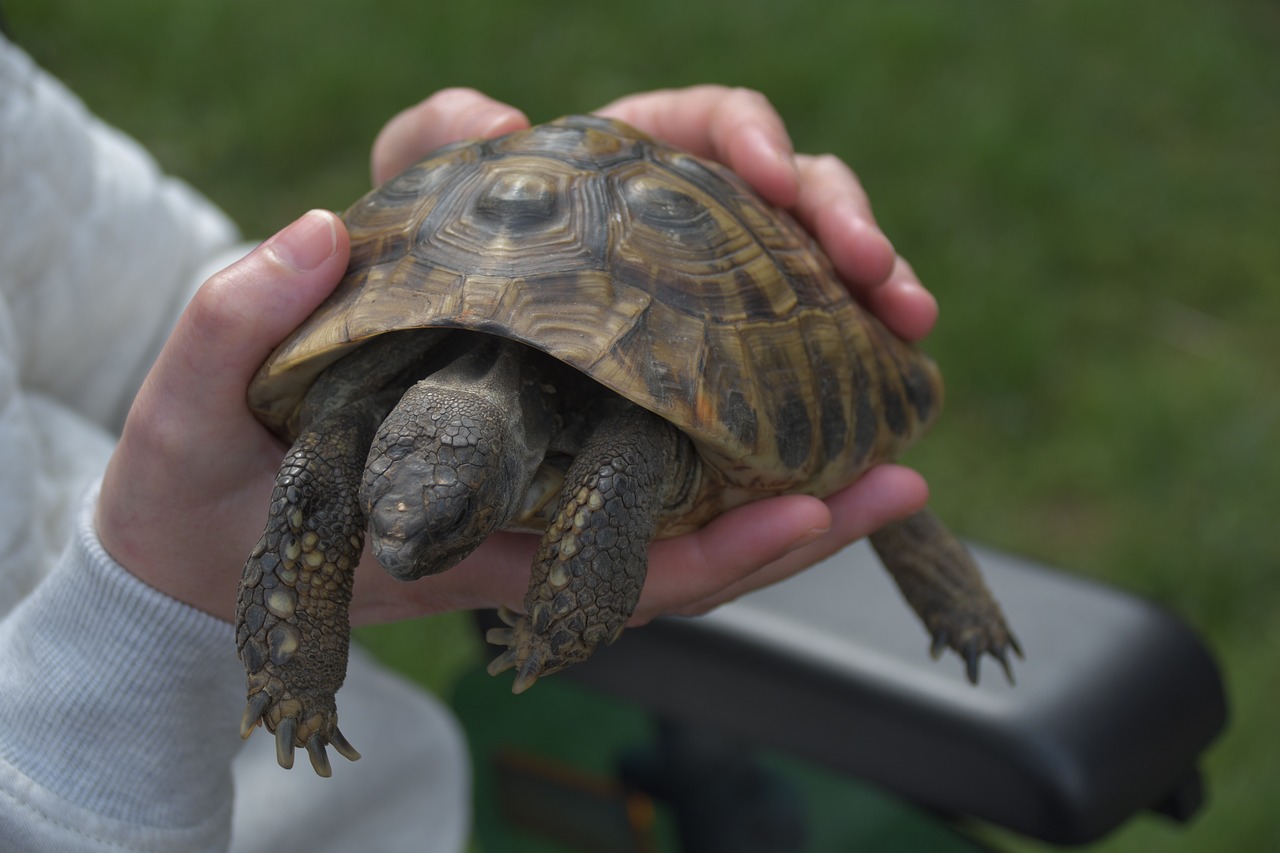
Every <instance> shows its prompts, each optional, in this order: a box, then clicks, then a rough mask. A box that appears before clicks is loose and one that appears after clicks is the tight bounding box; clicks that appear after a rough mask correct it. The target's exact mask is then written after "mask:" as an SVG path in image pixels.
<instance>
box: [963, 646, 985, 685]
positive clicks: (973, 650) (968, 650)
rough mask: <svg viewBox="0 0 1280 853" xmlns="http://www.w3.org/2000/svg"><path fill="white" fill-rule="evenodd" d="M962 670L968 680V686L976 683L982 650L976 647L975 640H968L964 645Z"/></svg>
mask: <svg viewBox="0 0 1280 853" xmlns="http://www.w3.org/2000/svg"><path fill="white" fill-rule="evenodd" d="M962 654H963V656H964V670H965V675H966V676H968V678H969V683H970V684H977V683H978V671H979V663H978V661H979V659H980V658H981V657H982V650H981V649H980V648H979V647H978V641H977V640H976V639H973V640H970V641H969V642H967V643H965V644H964V652H963V653H962Z"/></svg>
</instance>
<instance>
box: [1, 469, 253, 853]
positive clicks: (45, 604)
mask: <svg viewBox="0 0 1280 853" xmlns="http://www.w3.org/2000/svg"><path fill="white" fill-rule="evenodd" d="M95 499H96V495H91V496H90V498H89V500H88V501H87V502H86V504H85V508H84V509H83V510H82V512H81V517H80V521H79V526H78V529H77V533H76V537H75V540H74V541H73V543H72V545H71V546H70V547H69V548H68V550H67V552H66V555H65V556H64V558H63V560H62V562H61V563H60V564H59V565H58V566H57V568H56V569H55V570H54V572H53V574H52V575H50V576H49V578H47V580H46V581H45V582H44V583H43V584H41V585H40V587H39V588H38V589H37V590H36V591H35V592H34V593H33V594H32V595H31V596H30V597H28V598H27V599H26V600H24V601H23V602H22V604H21V605H19V607H18V608H17V609H16V610H15V611H14V612H13V613H12V614H10V616H9V618H8V619H6V620H5V621H4V623H3V624H2V625H0V647H3V648H7V649H8V650H9V654H8V655H6V656H5V658H4V666H3V668H0V797H12V798H14V799H16V800H21V801H25V803H26V806H25V808H26V810H27V811H28V812H29V814H30V817H31V820H32V821H44V822H46V824H45V826H44V827H42V828H41V830H40V833H41V834H40V835H39V837H40V838H41V839H43V842H42V843H44V844H47V843H49V841H50V838H49V825H48V824H49V823H52V824H54V825H57V824H65V825H66V827H67V828H68V830H69V831H71V832H72V833H73V835H72V836H71V837H72V838H77V839H78V843H76V844H74V845H73V846H60V847H57V848H48V847H38V848H37V847H24V846H22V841H21V839H22V838H23V837H24V836H23V828H22V827H21V826H8V825H0V849H4V850H24V849H32V850H35V849H58V850H79V849H85V850H98V849H102V850H113V849H145V850H150V849H155V850H164V851H178V850H202V849H221V848H223V847H224V846H225V845H226V843H227V838H226V832H227V829H228V824H229V814H230V808H231V801H232V797H231V795H232V789H231V778H230V772H229V770H228V766H229V763H230V761H231V758H232V756H233V755H234V753H235V752H236V751H237V749H238V748H239V744H240V740H239V738H238V737H237V736H236V732H235V724H236V721H237V719H238V717H239V712H240V709H241V707H242V705H243V703H244V684H243V682H244V672H243V669H242V668H241V666H240V663H239V662H238V661H237V660H236V657H235V644H234V640H233V637H232V628H231V626H230V624H228V623H226V622H223V621H221V620H218V619H215V618H213V617H211V616H208V615H206V614H204V613H201V612H199V611H197V610H195V609H193V608H190V607H188V606H186V605H184V604H182V603H180V602H178V601H175V600H174V599H171V598H169V597H168V596H165V595H163V594H161V593H159V592H157V591H156V590H154V589H152V588H151V587H149V586H147V585H146V584H144V583H142V582H141V581H139V580H137V579H136V578H134V577H133V576H132V575H130V574H128V573H127V572H125V571H124V570H123V569H122V568H120V566H119V565H117V564H116V563H115V562H114V561H113V560H112V559H111V558H110V557H109V556H108V555H107V554H106V553H105V552H104V551H103V550H102V548H101V546H100V545H99V544H98V541H97V537H96V535H95V534H94V531H93V525H92V513H91V507H92V506H93V505H94V502H95ZM110 660H116V661H119V660H127V661H130V662H131V663H130V665H129V666H128V667H123V668H122V667H119V666H106V665H104V662H106V661H110ZM193 766H194V767H205V768H217V769H218V771H217V772H216V773H213V774H211V775H195V776H193V775H192V774H191V773H190V768H191V767H193ZM71 827H76V829H74V830H71V829H70V828H71ZM86 828H87V829H86ZM140 828H145V831H143V832H141V833H140V831H139V830H140ZM117 838H120V839H123V838H128V839H130V844H131V846H129V847H127V848H121V847H119V846H117V844H118V842H117ZM146 839H150V842H148V843H147V846H143V847H138V846H136V845H137V843H138V842H139V840H146ZM64 843H70V841H69V840H68V841H66V842H64ZM152 843H154V846H151V844H152Z"/></svg>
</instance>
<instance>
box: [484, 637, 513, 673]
mask: <svg viewBox="0 0 1280 853" xmlns="http://www.w3.org/2000/svg"><path fill="white" fill-rule="evenodd" d="M495 630H497V629H495ZM518 662H519V660H518V658H517V656H516V650H515V648H514V647H512V648H509V649H507V650H506V651H505V652H503V653H502V654H500V655H498V656H497V657H496V658H494V659H493V660H492V661H490V662H489V666H488V667H487V671H488V673H489V674H490V675H499V674H501V673H504V672H506V671H507V670H509V669H511V668H512V667H514V666H515V665H516V664H517V663H518Z"/></svg>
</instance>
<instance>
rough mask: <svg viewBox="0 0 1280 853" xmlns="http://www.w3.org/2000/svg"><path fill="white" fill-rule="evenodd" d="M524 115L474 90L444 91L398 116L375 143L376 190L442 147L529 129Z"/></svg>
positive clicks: (457, 89) (384, 129)
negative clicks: (525, 128) (467, 140)
mask: <svg viewBox="0 0 1280 853" xmlns="http://www.w3.org/2000/svg"><path fill="white" fill-rule="evenodd" d="M528 126H529V120H528V119H527V118H525V115H524V113H522V112H520V110H518V109H516V108H515V107H513V106H509V105H507V104H504V103H502V102H500V101H495V100H494V99H493V98H490V97H488V96H487V95H484V94H481V93H480V92H477V91H476V90H475V89H464V88H454V89H442V90H441V91H439V92H436V93H435V94H434V95H432V96H431V97H429V98H427V99H426V100H425V101H422V102H421V103H419V104H416V105H415V106H412V107H409V108H408V109H406V110H403V111H402V112H400V113H398V114H397V115H395V116H394V117H392V119H391V120H390V121H389V122H387V124H386V125H385V126H384V127H383V128H382V130H381V132H379V134H378V138H377V139H376V140H374V143H373V154H372V174H373V183H374V186H377V185H378V184H381V183H383V182H385V181H386V180H388V179H389V178H392V177H394V176H395V175H398V174H400V173H401V172H403V171H404V170H405V169H407V168H409V167H410V166H412V165H413V164H414V163H416V162H418V161H419V160H421V159H422V158H423V157H425V156H426V155H427V154H429V153H430V152H432V151H434V150H435V149H437V148H439V147H440V146H442V145H448V144H449V143H451V142H457V141H458V140H460V139H471V138H481V139H489V138H491V137H494V136H500V135H502V134H504V133H510V132H512V131H515V130H520V129H521V128H524V127H528Z"/></svg>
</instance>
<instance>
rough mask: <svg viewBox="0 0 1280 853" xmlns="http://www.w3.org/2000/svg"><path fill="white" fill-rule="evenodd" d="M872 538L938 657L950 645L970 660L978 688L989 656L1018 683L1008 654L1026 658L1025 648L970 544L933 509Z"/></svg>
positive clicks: (968, 667) (970, 672) (969, 667)
mask: <svg viewBox="0 0 1280 853" xmlns="http://www.w3.org/2000/svg"><path fill="white" fill-rule="evenodd" d="M870 539H871V545H872V547H873V548H875V550H876V553H877V554H878V555H879V557H880V561H881V562H882V563H884V566H885V568H886V569H888V570H889V574H891V575H892V576H893V579H894V581H895V582H896V583H897V585H898V589H899V590H901V592H902V595H903V597H904V598H905V599H906V600H907V603H908V604H910V605H911V608H912V609H913V610H915V612H916V613H917V614H918V615H919V616H920V619H921V620H922V621H923V622H924V624H925V628H926V629H927V630H928V631H929V634H930V636H932V637H933V647H932V649H931V652H932V654H933V656H934V657H935V658H936V657H937V656H938V655H940V654H941V653H942V650H943V649H944V648H946V647H947V646H950V647H951V648H952V649H954V650H955V651H956V652H958V653H959V654H960V655H961V657H963V658H964V660H965V668H966V671H967V673H968V676H969V680H970V681H971V682H973V683H975V684H976V683H977V681H978V660H979V658H981V656H982V655H983V654H989V655H991V656H992V657H994V658H995V659H996V660H998V661H1000V665H1001V666H1002V667H1003V668H1004V671H1005V675H1006V676H1007V677H1008V679H1009V681H1010V682H1012V681H1013V670H1012V669H1011V667H1010V666H1009V654H1008V653H1009V650H1010V649H1012V650H1013V652H1014V653H1015V654H1017V655H1018V656H1019V657H1021V656H1022V649H1021V648H1020V647H1019V646H1018V641H1017V639H1016V638H1015V637H1014V636H1013V633H1012V632H1011V631H1010V630H1009V626H1008V625H1007V624H1005V619H1004V614H1003V613H1001V611H1000V605H999V604H997V603H996V600H995V598H994V597H993V596H992V595H991V592H990V590H988V589H987V585H986V583H985V582H984V581H983V579H982V573H981V572H980V571H979V569H978V566H977V563H975V562H974V560H973V557H972V556H970V554H969V549H968V548H966V547H965V546H964V543H962V542H961V541H960V540H959V539H957V538H956V536H955V534H954V533H952V532H951V531H950V530H948V529H947V527H946V526H945V525H944V524H943V523H942V522H941V521H939V520H938V517H937V516H935V515H934V514H933V513H932V512H930V511H929V510H927V509H925V510H921V511H920V512H917V513H916V514H915V515H911V516H908V517H907V518H904V519H901V520H899V521H895V522H891V523H889V524H887V525H885V526H884V527H882V528H881V529H880V530H878V531H876V532H875V533H872V534H871V536H870Z"/></svg>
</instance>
